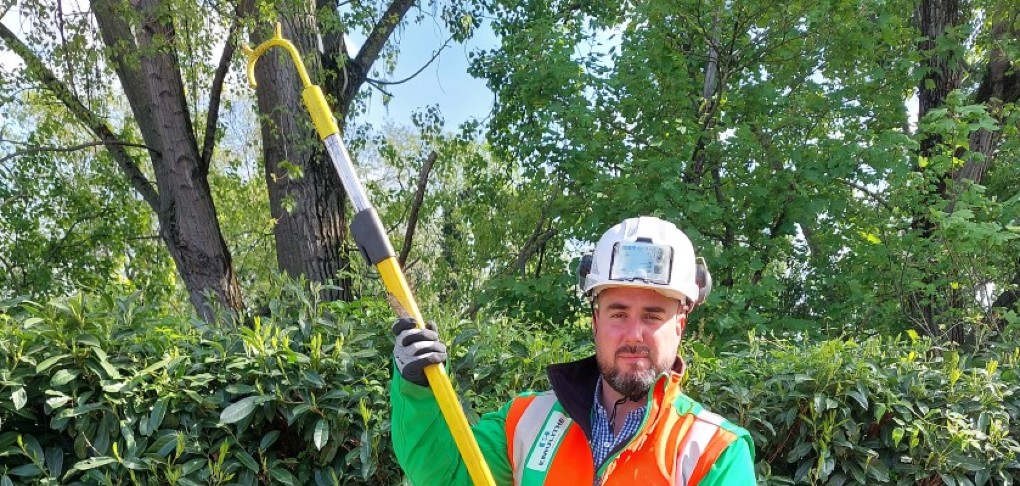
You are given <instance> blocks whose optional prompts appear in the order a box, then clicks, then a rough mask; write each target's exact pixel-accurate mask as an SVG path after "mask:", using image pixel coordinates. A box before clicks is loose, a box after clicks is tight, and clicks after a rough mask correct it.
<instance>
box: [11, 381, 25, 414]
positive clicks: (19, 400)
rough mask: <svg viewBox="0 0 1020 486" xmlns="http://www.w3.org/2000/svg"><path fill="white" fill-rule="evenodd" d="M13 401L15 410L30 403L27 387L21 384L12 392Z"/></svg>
mask: <svg viewBox="0 0 1020 486" xmlns="http://www.w3.org/2000/svg"><path fill="white" fill-rule="evenodd" d="M11 401H12V402H14V410H21V409H22V408H23V407H24V406H25V404H26V403H28V393H27V392H26V391H25V387H23V386H19V387H18V388H17V389H15V390H14V391H13V392H11Z"/></svg>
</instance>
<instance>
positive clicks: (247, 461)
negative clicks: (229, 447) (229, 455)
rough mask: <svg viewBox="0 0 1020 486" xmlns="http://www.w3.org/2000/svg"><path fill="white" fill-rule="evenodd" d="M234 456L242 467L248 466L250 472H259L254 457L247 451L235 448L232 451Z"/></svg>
mask: <svg viewBox="0 0 1020 486" xmlns="http://www.w3.org/2000/svg"><path fill="white" fill-rule="evenodd" d="M234 457H235V458H237V462H240V463H241V464H242V465H244V467H246V468H248V469H249V470H250V471H251V472H254V473H257V472H259V465H258V463H257V462H255V458H253V457H251V454H248V452H247V451H245V450H243V449H237V450H235V451H234Z"/></svg>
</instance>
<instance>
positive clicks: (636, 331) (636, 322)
mask: <svg viewBox="0 0 1020 486" xmlns="http://www.w3.org/2000/svg"><path fill="white" fill-rule="evenodd" d="M623 338H624V340H626V341H628V342H641V341H642V339H643V338H642V336H641V320H640V319H638V318H637V317H632V318H630V319H627V322H626V323H625V324H624V326H623Z"/></svg>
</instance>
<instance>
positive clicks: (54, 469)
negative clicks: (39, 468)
mask: <svg viewBox="0 0 1020 486" xmlns="http://www.w3.org/2000/svg"><path fill="white" fill-rule="evenodd" d="M46 469H47V470H48V471H49V475H50V476H53V477H58V478H59V477H60V473H62V472H64V451H63V450H61V449H60V448H59V447H50V448H47V449H46Z"/></svg>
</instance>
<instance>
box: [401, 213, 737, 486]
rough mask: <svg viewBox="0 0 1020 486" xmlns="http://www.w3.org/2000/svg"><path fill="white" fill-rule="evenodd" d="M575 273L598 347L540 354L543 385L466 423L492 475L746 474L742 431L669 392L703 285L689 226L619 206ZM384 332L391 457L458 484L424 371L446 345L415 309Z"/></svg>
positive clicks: (621, 480) (667, 477)
mask: <svg viewBox="0 0 1020 486" xmlns="http://www.w3.org/2000/svg"><path fill="white" fill-rule="evenodd" d="M585 267H590V269H588V268H585ZM578 277H579V283H580V285H581V287H582V289H583V290H584V292H585V294H586V295H587V296H588V297H589V299H590V300H591V304H592V335H593V337H594V340H595V356H593V357H589V358H586V359H583V360H581V361H576V362H572V363H561V364H556V365H552V366H550V367H549V369H548V375H549V382H550V383H551V384H552V391H550V392H545V393H539V394H533V393H529V394H522V395H520V396H518V397H517V398H515V399H513V400H511V401H510V403H508V404H506V405H505V406H504V407H503V408H502V409H500V410H499V411H498V412H494V413H489V414H486V415H484V416H483V417H482V418H481V420H480V421H479V422H478V424H476V425H475V426H474V427H473V428H472V431H473V433H474V436H475V438H476V440H477V441H478V445H479V447H480V449H481V451H482V454H483V456H484V457H485V460H486V462H487V463H488V465H489V468H490V469H491V470H492V474H493V477H494V478H495V480H496V484H499V485H510V484H517V485H527V486H530V485H584V486H587V485H590V484H591V485H596V486H597V485H600V484H601V485H606V486H609V485H626V486H632V485H646V484H654V485H660V484H661V485H682V486H694V485H698V486H716V485H729V486H744V485H753V484H755V477H754V461H753V455H754V445H753V443H752V442H751V438H750V436H749V434H748V432H747V431H746V430H744V429H742V428H740V427H737V426H735V425H733V424H732V423H730V422H729V421H727V420H725V419H723V418H722V417H720V416H718V415H716V414H713V413H711V412H708V411H707V410H705V409H704V408H703V407H702V406H701V405H700V404H698V403H696V402H694V401H693V400H691V399H690V398H689V397H687V396H686V395H684V394H683V393H681V392H680V379H681V376H682V375H683V372H684V362H683V360H682V359H681V358H680V357H679V356H678V355H677V348H678V347H679V344H680V336H681V334H682V332H683V328H684V325H685V324H686V322H687V315H688V313H690V311H691V310H692V309H693V308H694V307H695V306H697V305H699V304H701V303H702V302H704V299H705V297H706V296H707V294H708V291H709V290H710V287H711V277H710V276H709V273H708V270H707V268H706V267H705V264H704V260H702V259H700V258H695V255H694V247H693V246H692V245H691V242H690V240H689V239H688V238H687V236H686V235H685V234H684V233H683V232H681V231H680V230H679V229H677V228H676V226H674V225H673V224H672V223H669V222H667V221H663V220H661V219H658V218H651V217H641V218H632V219H628V220H626V221H624V222H622V223H620V224H618V225H616V226H614V227H613V228H612V229H610V230H609V231H607V232H606V233H605V234H604V235H603V236H602V238H601V239H600V240H599V242H598V244H597V245H596V246H595V252H594V255H592V256H591V257H589V256H586V257H585V258H584V259H583V260H582V265H581V269H580V270H579V275H578ZM394 332H395V333H396V334H397V342H396V346H395V348H394V357H395V361H396V366H397V369H398V371H399V373H394V379H393V383H392V388H391V396H390V399H391V403H392V405H393V417H392V431H393V448H394V450H395V451H396V455H397V460H398V462H399V463H400V465H401V467H402V468H403V469H404V471H405V472H406V473H407V475H408V477H410V478H411V480H412V481H413V482H414V483H415V484H416V485H418V486H429V485H447V484H456V485H469V484H471V480H470V478H469V476H468V473H467V470H466V468H465V466H464V464H463V461H462V460H461V458H460V456H459V454H458V452H457V449H456V447H455V445H454V442H453V438H452V437H451V435H450V431H449V429H448V428H447V426H446V424H445V422H444V421H443V418H442V415H441V414H440V411H439V407H438V405H437V404H436V400H435V397H434V396H433V394H432V392H431V391H430V390H429V389H428V388H427V387H428V382H427V380H426V379H425V376H424V373H423V368H424V367H425V366H426V365H428V364H431V363H440V362H444V361H445V360H446V347H445V346H444V345H443V344H442V343H441V342H440V341H439V340H438V335H437V334H436V333H435V331H434V330H432V329H421V330H419V329H416V328H415V327H414V323H413V322H412V321H398V322H397V324H396V325H394Z"/></svg>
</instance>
